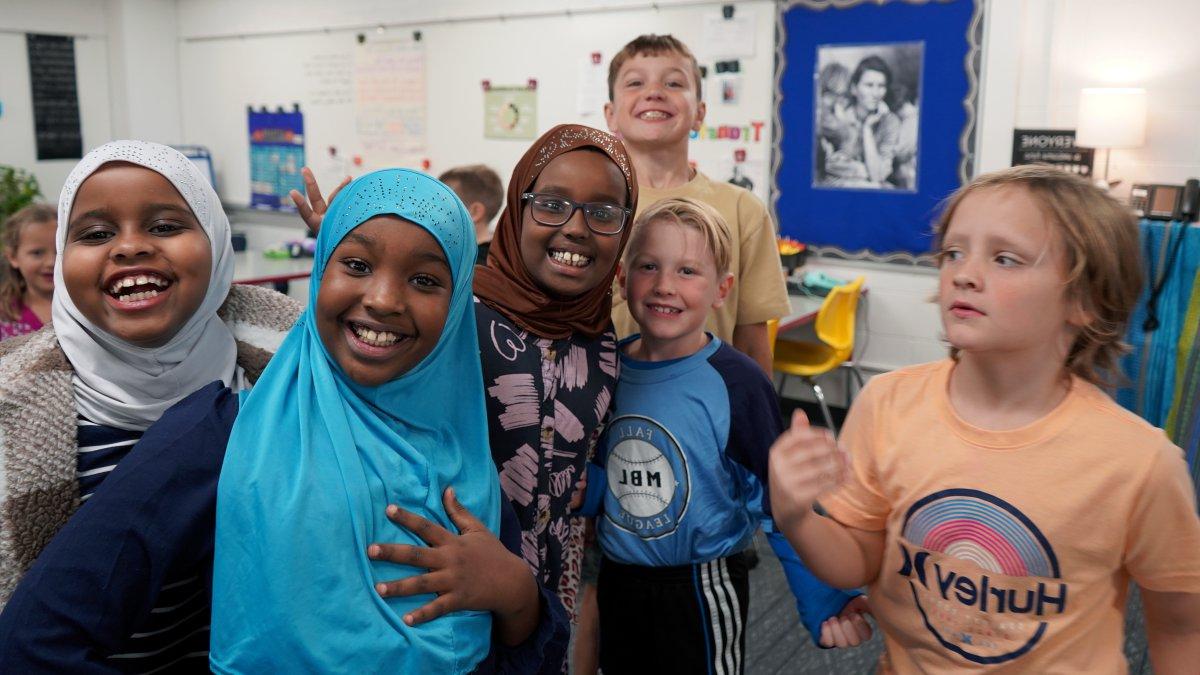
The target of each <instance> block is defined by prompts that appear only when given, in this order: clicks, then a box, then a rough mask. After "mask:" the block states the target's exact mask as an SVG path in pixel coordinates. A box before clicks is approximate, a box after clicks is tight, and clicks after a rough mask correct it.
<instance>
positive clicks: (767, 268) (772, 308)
mask: <svg viewBox="0 0 1200 675" xmlns="http://www.w3.org/2000/svg"><path fill="white" fill-rule="evenodd" d="M638 193H639V194H638V213H639V214H640V213H641V212H642V211H644V210H646V208H647V207H649V206H650V205H651V204H653V203H654V202H656V201H658V200H660V199H666V198H668V197H691V198H692V199H696V200H698V201H702V202H704V203H706V204H708V205H709V206H712V207H713V208H715V209H716V210H717V211H719V212H720V213H721V215H722V216H723V217H724V218H725V221H726V222H727V223H728V224H729V231H730V234H731V235H732V238H733V250H732V251H730V256H729V271H730V272H732V273H733V276H734V282H733V288H732V289H731V290H730V291H729V297H727V298H726V299H725V304H723V305H722V306H721V307H719V308H717V309H716V310H714V311H713V312H712V313H711V314H709V317H708V326H707V328H708V330H709V331H710V332H712V333H713V334H715V335H716V336H717V337H719V338H721V339H722V340H724V341H725V342H728V343H729V344H733V328H734V326H739V325H743V324H750V323H762V322H764V321H767V320H769V319H778V318H780V317H782V316H786V315H787V314H788V312H789V311H791V304H790V303H789V302H788V296H787V285H786V284H785V283H784V280H783V269H782V266H781V264H780V261H779V248H778V246H777V245H776V243H775V226H774V225H773V224H772V223H771V216H770V214H768V213H767V208H766V207H765V206H763V203H762V202H761V201H759V199H758V197H755V196H754V193H753V192H750V191H749V190H747V189H745V188H742V187H738V186H736V185H732V184H730V183H719V182H717V181H714V180H712V179H710V178H709V177H708V176H705V175H704V174H702V173H700V172H699V171H697V172H696V176H695V177H694V178H692V179H691V180H690V181H688V182H687V183H684V184H683V185H680V186H679V187H676V188H671V189H668V190H656V189H654V188H652V187H649V186H647V185H638ZM613 323H614V324H615V325H616V327H617V336H618V337H622V338H623V337H625V336H627V335H631V334H633V333H636V332H638V328H637V324H636V323H634V321H633V317H631V316H630V315H629V307H627V306H626V305H625V301H624V300H623V299H622V298H621V291H620V289H619V288H617V287H616V286H615V285H614V286H613Z"/></svg>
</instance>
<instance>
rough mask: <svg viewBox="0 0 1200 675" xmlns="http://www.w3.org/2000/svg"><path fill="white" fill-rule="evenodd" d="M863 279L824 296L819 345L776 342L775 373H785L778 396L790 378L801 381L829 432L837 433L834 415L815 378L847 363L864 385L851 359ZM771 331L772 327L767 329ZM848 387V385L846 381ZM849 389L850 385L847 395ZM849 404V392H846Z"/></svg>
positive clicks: (784, 341) (820, 317)
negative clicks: (789, 376) (812, 395)
mask: <svg viewBox="0 0 1200 675" xmlns="http://www.w3.org/2000/svg"><path fill="white" fill-rule="evenodd" d="M862 285H863V277H861V276H860V277H858V278H857V279H855V280H854V281H852V282H850V283H848V284H843V285H841V286H837V287H836V288H834V289H833V290H831V291H830V292H829V295H827V296H825V301H824V302H822V303H821V309H820V310H818V311H817V321H816V325H815V326H814V327H815V329H816V333H817V339H818V340H820V342H809V341H799V340H786V339H776V340H775V341H774V345H775V359H774V361H775V370H778V371H779V372H781V373H783V378H782V379H781V380H780V382H779V393H780V394H781V395H782V394H783V387H784V384H786V382H787V377H788V375H796V376H799V377H800V378H802V379H803V380H804V382H805V384H807V385H808V386H809V387H812V390H813V394H814V395H816V397H817V403H819V404H820V406H821V413H822V414H823V415H824V416H825V425H826V426H827V427H828V428H829V430H830V431H836V430H835V429H834V426H833V415H831V414H830V412H829V405H828V404H827V403H826V402H825V393H824V392H823V391H821V386H820V385H819V384H817V380H816V378H818V377H820V376H821V375H824V374H826V373H828V372H830V371H832V370H836V369H837V368H838V367H839V366H841V365H843V364H845V365H847V366H848V367H849V368H850V371H851V372H852V373H853V374H854V377H855V379H857V380H858V386H859V387H860V388H861V387H862V385H863V376H862V373H860V372H859V370H858V368H857V367H855V366H854V363H853V361H852V360H851V357H852V356H853V353H854V318H855V313H856V312H857V310H858V298H859V295H860V293H861V291H862ZM768 330H770V327H769V326H768ZM847 385H849V382H847ZM848 390H849V386H847V392H848ZM846 398H847V402H848V401H849V398H850V397H849V393H847V396H846Z"/></svg>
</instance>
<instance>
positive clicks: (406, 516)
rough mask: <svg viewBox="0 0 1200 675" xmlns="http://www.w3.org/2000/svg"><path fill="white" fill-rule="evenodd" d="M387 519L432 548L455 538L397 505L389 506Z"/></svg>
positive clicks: (443, 529) (429, 521) (431, 522)
mask: <svg viewBox="0 0 1200 675" xmlns="http://www.w3.org/2000/svg"><path fill="white" fill-rule="evenodd" d="M460 506H461V505H460ZM464 510H465V509H464ZM387 517H388V518H389V519H390V520H391V521H392V522H393V523H396V524H397V525H399V526H401V527H403V528H405V529H407V530H408V531H409V532H412V533H413V534H415V535H417V536H418V537H420V538H421V541H424V542H425V543H426V544H429V545H430V546H440V545H441V544H444V543H446V542H448V541H450V540H451V539H453V538H454V535H453V534H451V533H449V532H447V531H446V528H444V527H442V526H441V525H438V524H437V523H435V522H433V521H431V520H427V519H425V518H422V517H421V516H418V515H417V514H415V513H412V512H410V511H405V510H404V509H402V508H400V507H399V506H396V505H395V504H390V505H388V507H387Z"/></svg>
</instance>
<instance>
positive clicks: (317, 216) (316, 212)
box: [288, 166, 350, 237]
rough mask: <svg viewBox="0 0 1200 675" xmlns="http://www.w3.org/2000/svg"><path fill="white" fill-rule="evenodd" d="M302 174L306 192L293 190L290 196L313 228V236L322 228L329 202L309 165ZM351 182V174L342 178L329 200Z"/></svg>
mask: <svg viewBox="0 0 1200 675" xmlns="http://www.w3.org/2000/svg"><path fill="white" fill-rule="evenodd" d="M300 175H301V176H303V177H304V192H305V193H307V199H306V198H305V195H302V194H300V191H299V190H292V191H291V192H289V193H288V196H290V197H291V198H292V203H294V204H295V205H296V209H297V210H299V211H300V217H301V218H303V219H304V223H305V224H306V225H308V229H309V230H312V233H313V236H314V237H315V236H316V235H317V232H319V231H320V229H321V219H323V218H324V217H325V212H326V211H327V210H329V202H327V201H325V198H324V197H322V196H321V188H320V187H318V186H317V179H316V177H315V176H313V172H312V170H311V169H309V168H308V167H307V166H306V167H304V168H303V169H300ZM349 184H350V176H346V177H345V178H343V179H342V182H341V183H339V184H338V186H337V187H335V188H334V189H333V192H330V193H329V201H330V202H331V201H333V198H334V197H336V196H337V193H338V192H341V190H342V188H344V187H346V186H347V185H349Z"/></svg>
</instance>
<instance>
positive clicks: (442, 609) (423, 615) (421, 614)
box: [404, 594, 460, 626]
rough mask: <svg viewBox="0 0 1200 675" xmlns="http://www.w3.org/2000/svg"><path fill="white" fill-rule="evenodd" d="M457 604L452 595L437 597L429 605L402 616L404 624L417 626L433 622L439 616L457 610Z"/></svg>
mask: <svg viewBox="0 0 1200 675" xmlns="http://www.w3.org/2000/svg"><path fill="white" fill-rule="evenodd" d="M458 604H459V603H458V602H457V600H456V599H455V596H454V595H453V594H448V595H439V596H438V597H436V598H434V599H433V600H432V601H431V602H430V603H429V604H427V605H424V606H422V607H418V608H416V609H414V610H413V611H411V612H409V613H408V614H405V615H404V623H406V624H408V625H410V626H417V625H420V624H423V623H426V622H429V621H433V620H434V619H436V618H438V617H439V616H442V615H445V614H449V613H450V612H453V611H455V610H457V609H460V607H458Z"/></svg>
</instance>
